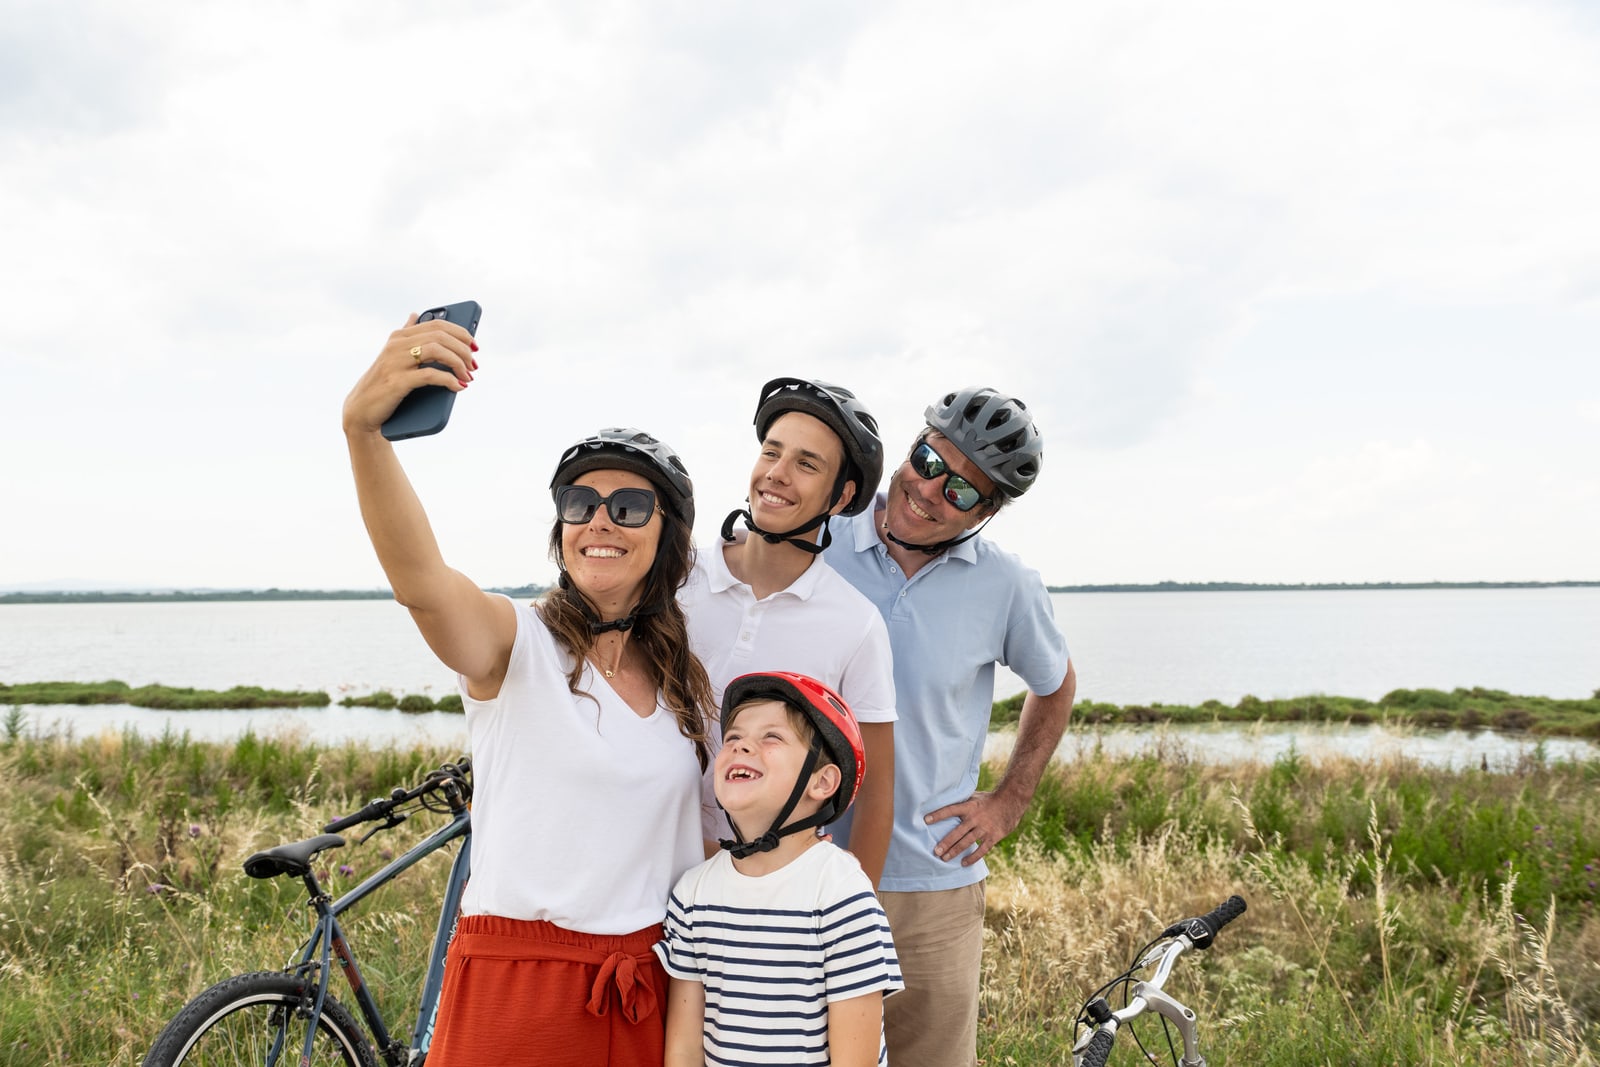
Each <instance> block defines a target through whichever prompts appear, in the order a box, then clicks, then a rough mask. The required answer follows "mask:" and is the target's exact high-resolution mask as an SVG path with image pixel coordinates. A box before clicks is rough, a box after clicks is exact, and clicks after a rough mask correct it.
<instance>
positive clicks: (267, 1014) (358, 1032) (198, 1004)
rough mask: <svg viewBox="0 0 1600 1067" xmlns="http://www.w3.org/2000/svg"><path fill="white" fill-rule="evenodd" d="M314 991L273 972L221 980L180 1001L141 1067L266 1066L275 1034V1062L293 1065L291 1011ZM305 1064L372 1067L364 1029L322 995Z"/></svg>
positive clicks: (295, 1033)
mask: <svg viewBox="0 0 1600 1067" xmlns="http://www.w3.org/2000/svg"><path fill="white" fill-rule="evenodd" d="M315 996H316V987H315V985H312V984H311V983H309V982H307V981H306V980H305V979H303V978H297V977H295V976H294V975H290V974H284V973H283V972H281V971H257V972H255V973H252V974H240V975H235V976H234V977H232V978H228V979H224V980H223V981H221V982H218V983H217V984H216V985H214V986H212V987H211V988H209V989H207V990H205V991H203V992H202V993H200V995H199V996H197V997H195V998H194V999H193V1000H191V1001H189V1003H187V1004H185V1005H184V1006H183V1008H182V1009H181V1010H179V1012H178V1014H177V1015H175V1016H173V1017H172V1021H171V1022H169V1023H167V1025H166V1026H165V1027H163V1028H162V1031H161V1033H160V1035H158V1036H157V1037H156V1042H155V1044H154V1045H153V1046H152V1047H151V1049H150V1053H149V1055H147V1056H146V1057H145V1058H144V1064H143V1067H179V1065H182V1067H220V1065H222V1064H227V1065H228V1067H236V1065H238V1064H244V1063H254V1064H264V1063H268V1062H269V1061H268V1059H267V1052H268V1050H269V1049H270V1048H271V1045H272V1043H273V1040H274V1038H275V1037H276V1036H277V1034H278V1031H279V1030H281V1029H283V1028H284V1027H285V1026H286V1027H287V1033H286V1034H285V1035H284V1040H283V1044H282V1047H281V1049H280V1050H279V1053H278V1056H277V1062H278V1063H281V1064H284V1065H285V1067H289V1065H292V1064H298V1063H299V1062H300V1056H301V1053H302V1052H303V1051H304V1048H305V1020H304V1018H299V1017H296V1011H297V1009H299V1008H300V1007H301V1006H302V1005H303V1004H306V1003H308V1002H309V1001H310V1000H311V999H312V998H314V997H315ZM317 1030H318V1039H317V1041H316V1043H315V1045H314V1046H313V1052H312V1064H313V1065H316V1067H321V1065H325V1064H341V1065H343V1067H379V1065H378V1058H377V1056H376V1055H375V1054H374V1053H373V1051H372V1044H371V1042H369V1041H368V1040H367V1035H366V1032H365V1031H364V1030H363V1029H362V1028H361V1025H360V1024H359V1023H357V1022H356V1020H355V1017H354V1016H352V1015H351V1014H350V1011H349V1009H347V1008H346V1007H345V1006H344V1005H343V1004H340V1003H339V1002H338V1001H336V1000H334V999H333V998H332V997H328V998H327V999H326V1000H325V1001H324V1002H323V1005H322V1017H321V1018H320V1019H319V1020H318V1023H317Z"/></svg>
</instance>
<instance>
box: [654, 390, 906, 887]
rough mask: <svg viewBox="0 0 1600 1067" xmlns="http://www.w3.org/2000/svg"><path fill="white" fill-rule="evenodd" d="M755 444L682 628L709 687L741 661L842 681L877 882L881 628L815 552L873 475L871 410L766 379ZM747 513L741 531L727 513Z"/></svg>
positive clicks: (884, 674)
mask: <svg viewBox="0 0 1600 1067" xmlns="http://www.w3.org/2000/svg"><path fill="white" fill-rule="evenodd" d="M755 428H756V440H757V441H758V442H759V443H760V452H759V453H758V454H757V456H756V463H755V468H754V469H753V470H752V471H751V474H750V484H749V490H748V496H749V504H748V506H747V507H746V508H741V509H737V510H735V511H734V512H732V513H731V514H730V515H729V516H728V518H727V520H726V521H725V522H724V523H723V524H722V541H721V542H719V543H717V544H714V545H710V546H707V547H706V548H705V549H703V550H702V551H701V552H699V553H698V554H697V557H696V560H695V567H694V570H693V572H692V573H691V574H690V576H689V580H688V581H687V582H686V583H685V584H684V587H683V589H682V590H680V591H679V594H678V601H679V603H681V604H682V605H683V610H684V614H685V616H686V617H687V618H688V622H689V641H690V644H691V646H692V647H693V648H694V651H695V655H697V656H699V657H700V662H701V663H703V664H705V668H706V673H707V674H708V675H709V676H710V678H711V687H712V690H713V696H714V697H715V698H716V699H717V700H718V701H719V702H720V700H721V697H722V688H723V687H724V686H726V685H727V684H728V682H730V681H731V680H732V679H733V678H735V677H737V676H739V675H741V674H746V673H749V672H751V671H762V670H786V671H798V672H800V673H802V674H806V675H809V676H810V677H813V678H816V679H818V680H819V681H821V682H822V683H823V684H824V685H827V686H829V687H831V688H833V689H834V690H836V691H837V692H839V693H840V694H842V695H843V696H844V698H845V700H847V701H848V702H849V704H850V707H851V708H852V709H854V712H855V715H856V718H857V721H858V722H860V724H861V735H862V738H863V739H864V741H865V744H866V752H867V758H868V759H869V760H870V761H871V763H872V774H871V776H870V777H868V778H867V780H866V781H865V782H864V783H863V784H862V787H861V795H860V797H859V799H858V800H857V802H856V805H855V811H854V813H853V814H854V816H855V827H854V829H853V831H852V835H851V840H850V850H851V851H852V852H853V853H855V856H856V858H857V859H858V860H860V861H861V866H862V869H863V870H865V871H866V872H867V875H868V876H869V877H870V878H871V879H872V880H873V884H877V880H878V877H879V876H880V875H881V874H882V873H883V861H884V856H885V854H886V853H887V852H888V849H889V833H890V828H891V826H892V824H893V819H894V719H895V699H894V674H893V668H892V665H891V663H890V659H889V633H888V630H887V628H886V627H885V626H884V622H883V619H882V617H881V616H879V614H878V612H877V610H876V609H875V608H874V607H873V605H872V603H871V602H870V601H868V600H867V598H866V597H864V596H862V595H861V594H860V593H858V592H857V591H856V590H855V589H854V588H853V587H852V586H851V585H850V583H849V582H847V581H845V580H844V579H843V578H841V577H840V576H839V575H838V574H836V573H835V572H834V570H833V568H832V567H830V566H829V565H828V563H827V561H826V560H825V559H823V557H822V556H821V552H822V550H823V549H824V548H826V547H827V545H828V543H829V541H830V540H831V534H830V533H829V531H828V520H829V519H830V518H832V517H833V516H836V515H846V516H849V515H855V514H857V513H859V512H861V511H863V510H866V509H870V508H871V506H872V500H873V497H874V495H875V494H876V493H877V491H878V480H879V478H880V477H881V476H882V474H883V442H882V441H880V440H879V438H878V423H877V420H876V419H874V418H873V417H872V414H871V412H869V411H868V410H867V409H866V407H865V406H864V405H863V404H862V403H861V401H860V400H858V399H856V396H855V394H854V393H852V392H850V390H848V389H844V388H841V387H840V386H837V385H832V384H830V383H828V382H822V381H814V380H809V379H805V378H776V379H774V380H772V381H770V382H768V383H767V384H766V385H765V386H763V387H762V389H761V394H760V396H759V398H758V399H757V401H756V413H755ZM741 518H742V519H743V520H744V521H743V525H744V527H745V529H744V530H740V531H737V532H736V531H735V530H734V524H735V522H736V521H738V520H739V519H741Z"/></svg>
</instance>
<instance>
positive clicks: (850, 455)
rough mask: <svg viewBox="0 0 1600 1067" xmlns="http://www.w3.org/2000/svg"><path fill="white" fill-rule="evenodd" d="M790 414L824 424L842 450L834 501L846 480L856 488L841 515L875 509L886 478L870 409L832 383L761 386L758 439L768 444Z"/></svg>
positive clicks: (784, 381)
mask: <svg viewBox="0 0 1600 1067" xmlns="http://www.w3.org/2000/svg"><path fill="white" fill-rule="evenodd" d="M789 411H799V412H803V413H804V414H806V415H810V416H813V417H814V418H818V419H821V420H822V421H823V422H824V423H825V424H826V425H827V427H828V428H829V429H830V430H832V431H833V432H834V433H835V434H837V435H838V437H839V441H840V442H841V443H842V444H843V445H844V457H845V464H844V469H843V470H841V471H840V472H839V479H838V481H837V482H835V484H834V492H833V500H834V501H835V502H837V501H838V499H839V495H840V494H841V493H843V492H844V483H845V482H847V481H854V482H855V483H856V495H855V498H854V499H852V500H851V501H850V504H849V506H848V507H846V508H845V509H844V512H843V513H844V514H846V515H859V514H860V513H861V512H863V511H865V510H866V509H867V508H869V507H871V506H872V500H873V497H874V495H875V494H876V493H877V492H878V482H879V481H880V480H882V478H883V441H882V440H881V439H880V438H879V436H878V420H877V419H875V418H873V417H872V412H870V411H868V410H867V406H866V405H865V404H863V403H862V402H861V401H860V400H858V399H857V398H856V395H855V394H854V393H852V392H851V391H850V390H848V389H846V388H844V387H843V386H839V385H834V384H832V383H831V382H824V381H819V380H817V379H815V378H774V379H772V381H770V382H768V383H767V384H766V385H763V386H762V387H761V399H760V400H759V401H758V402H757V404H756V420H755V421H756V440H757V441H764V440H766V438H767V430H768V429H769V428H770V427H771V426H772V424H773V422H775V421H776V420H777V418H778V416H779V415H782V414H784V413H785V412H789Z"/></svg>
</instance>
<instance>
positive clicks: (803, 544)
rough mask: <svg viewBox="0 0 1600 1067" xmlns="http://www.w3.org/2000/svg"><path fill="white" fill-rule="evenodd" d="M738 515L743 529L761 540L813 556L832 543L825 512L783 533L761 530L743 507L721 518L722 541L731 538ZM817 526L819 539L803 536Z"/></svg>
mask: <svg viewBox="0 0 1600 1067" xmlns="http://www.w3.org/2000/svg"><path fill="white" fill-rule="evenodd" d="M740 516H743V517H744V526H745V529H747V530H749V531H750V532H751V533H753V534H755V535H756V536H757V537H760V538H761V539H762V540H763V541H765V542H767V543H768V544H771V545H779V544H785V543H787V544H791V545H793V546H794V547H796V548H798V549H800V551H802V552H809V553H811V554H812V555H813V556H815V555H817V554H818V553H820V552H822V551H823V550H824V549H826V548H827V547H828V546H829V545H831V544H832V543H833V532H832V531H831V530H829V529H828V519H829V518H830V517H831V516H829V515H828V514H827V513H823V514H821V515H818V516H817V517H816V518H814V519H812V520H811V521H810V522H806V523H802V524H801V525H799V526H796V527H795V528H794V529H792V530H789V531H786V532H785V533H773V532H772V531H770V530H763V529H762V528H761V527H759V526H757V525H756V520H755V517H754V516H753V515H751V514H750V512H749V511H748V510H746V509H744V508H736V509H734V510H733V511H731V512H729V513H728V517H727V518H726V519H723V520H722V539H723V540H724V541H732V540H733V520H735V519H737V518H739V517H740ZM818 526H820V527H822V537H821V538H820V539H818V540H816V541H813V540H811V539H810V538H809V537H806V536H804V535H805V534H808V533H810V532H811V531H812V530H815V529H816V528H817V527H818Z"/></svg>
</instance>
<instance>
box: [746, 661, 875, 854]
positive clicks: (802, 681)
mask: <svg viewBox="0 0 1600 1067" xmlns="http://www.w3.org/2000/svg"><path fill="white" fill-rule="evenodd" d="M752 700H776V701H779V702H780V703H783V704H786V705H788V706H789V707H791V708H794V709H796V710H797V711H799V712H801V713H802V714H803V715H805V717H806V719H807V720H809V721H810V723H811V726H812V728H813V729H814V730H815V731H816V736H815V738H814V740H813V741H812V743H811V751H810V752H809V753H807V754H806V761H805V764H804V765H803V766H802V767H801V768H800V775H799V777H798V778H797V779H796V781H795V783H794V790H793V791H792V792H791V793H790V794H789V800H788V802H787V803H786V804H784V806H783V810H782V811H780V812H778V817H777V818H776V819H774V820H772V826H771V827H770V828H769V829H768V830H767V832H766V833H764V834H762V835H761V836H760V837H758V838H756V839H755V840H754V841H746V840H745V839H744V835H743V834H742V833H741V832H740V830H739V827H738V826H734V827H733V832H734V836H735V837H736V838H738V840H735V841H722V842H720V844H721V845H722V847H723V848H725V849H727V850H728V851H730V852H732V853H733V854H734V856H735V857H737V858H739V859H743V858H744V857H746V856H749V855H752V854H754V853H756V852H770V851H772V850H773V849H775V848H777V847H778V841H779V839H780V838H784V837H787V836H789V835H790V834H793V833H798V832H800V831H801V830H809V829H811V828H812V827H815V826H823V825H826V824H827V823H830V822H833V821H834V820H835V819H837V818H839V816H841V815H843V814H844V813H845V812H846V811H847V810H849V808H850V804H851V802H852V801H854V800H855V797H856V793H857V792H858V791H859V790H860V789H861V780H862V779H863V778H864V777H866V774H867V753H866V748H865V745H864V744H863V742H862V740H861V727H860V725H859V724H858V723H857V722H856V716H855V713H854V712H852V711H851V710H850V706H849V705H848V704H846V703H845V702H844V698H843V697H841V696H839V694H838V693H836V692H834V691H833V690H832V689H831V688H829V687H828V686H826V685H823V684H822V683H821V682H819V681H817V680H816V679H815V678H812V677H810V676H809V675H805V674H796V673H794V672H792V671H761V672H757V673H754V674H741V675H740V676H739V677H737V678H735V679H734V680H733V681H731V682H729V683H728V688H727V689H725V690H723V693H722V732H723V735H724V736H726V735H727V732H728V720H729V718H730V717H731V713H732V711H733V709H734V708H737V707H738V706H739V705H741V704H745V703H748V702H749V701H752ZM824 756H825V757H826V759H827V760H829V761H831V762H833V763H835V764H837V765H838V767H839V788H838V789H837V790H836V791H835V792H834V794H833V796H831V797H829V798H828V799H827V800H825V801H823V803H822V806H821V807H819V808H818V809H817V811H816V813H815V814H813V815H809V816H807V817H806V818H804V819H800V820H798V821H797V822H793V823H789V825H787V826H785V825H784V823H785V822H786V821H787V820H788V818H789V816H790V815H792V814H793V813H794V809H795V805H796V804H798V803H799V802H800V797H801V795H802V794H803V793H804V792H805V788H806V782H807V781H809V780H810V778H811V774H812V772H813V771H815V770H816V769H817V764H818V762H819V761H820V760H821V759H822V758H823V757H824ZM728 822H729V825H733V820H732V819H730V820H728Z"/></svg>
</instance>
